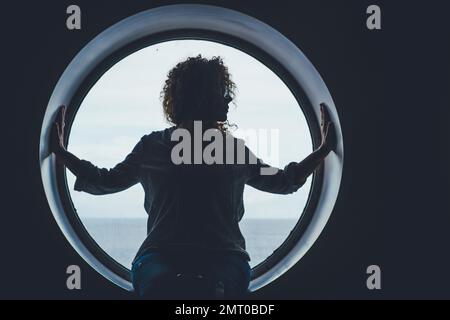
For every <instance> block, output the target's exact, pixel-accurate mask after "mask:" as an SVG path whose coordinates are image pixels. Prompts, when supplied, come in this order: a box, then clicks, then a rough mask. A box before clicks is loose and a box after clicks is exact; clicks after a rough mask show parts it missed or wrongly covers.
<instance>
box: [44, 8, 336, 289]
mask: <svg viewBox="0 0 450 320" xmlns="http://www.w3.org/2000/svg"><path fill="white" fill-rule="evenodd" d="M198 54H202V55H203V56H205V57H212V56H221V57H222V58H223V59H224V62H225V64H226V65H227V66H228V68H229V70H230V73H231V75H232V77H233V80H234V82H235V83H236V84H237V87H238V94H237V99H236V101H235V105H236V108H233V107H232V108H230V115H229V119H230V122H231V123H234V124H236V125H237V129H235V130H234V131H233V132H232V133H233V134H234V135H236V136H239V137H242V138H244V140H246V142H247V143H248V145H249V147H250V148H251V149H252V150H254V151H255V153H256V154H257V155H258V156H259V157H261V158H262V159H264V160H266V161H267V162H268V163H269V164H271V165H274V166H278V167H283V166H284V165H286V164H287V163H288V162H291V161H300V160H301V159H303V158H304V157H306V156H307V155H308V154H309V153H310V152H311V151H312V150H313V149H314V147H317V144H318V143H319V141H320V131H319V125H318V123H319V122H318V116H319V110H318V106H319V104H320V103H321V102H325V103H327V104H328V105H329V107H330V110H331V111H332V113H333V114H332V117H333V121H334V122H335V123H336V128H337V130H338V138H339V145H338V151H337V153H336V154H333V155H332V156H330V157H328V158H327V160H326V163H325V166H323V168H322V169H321V170H320V171H318V172H316V173H315V174H314V176H313V177H311V178H310V179H308V182H307V183H306V184H305V185H304V186H303V187H302V188H301V189H300V190H299V191H298V192H297V193H295V194H292V195H289V196H279V195H272V194H268V193H263V192H259V191H256V190H254V189H252V188H250V187H248V188H246V190H245V198H244V201H245V207H246V213H245V216H244V217H245V218H244V219H243V220H242V221H241V223H240V227H241V230H242V232H243V234H244V236H245V238H246V242H247V250H248V251H249V253H250V255H251V257H252V261H251V265H252V268H253V275H252V282H251V285H250V289H251V290H256V289H258V288H260V287H261V286H263V285H265V284H267V283H269V282H270V281H272V280H274V279H276V278H277V277H278V276H280V275H281V274H282V273H284V272H285V271H286V270H288V269H289V268H290V267H291V266H292V265H293V264H295V263H296V262H297V261H298V260H299V259H300V258H301V257H302V256H303V254H304V253H305V252H306V251H307V250H308V249H309V248H310V247H311V246H312V244H313V242H314V240H315V239H316V238H317V237H318V235H319V234H320V232H321V231H322V229H323V227H324V226H325V223H326V221H327V219H328V217H329V215H330V213H331V210H332V207H333V205H334V201H335V199H336V196H337V192H338V189H339V183H340V178H341V171H342V143H341V141H342V139H341V133H340V132H339V128H340V127H339V120H338V118H337V114H336V112H335V109H334V105H333V102H332V99H331V97H330V95H329V92H328V90H327V89H326V86H325V84H324V83H323V81H322V80H321V78H320V76H319V75H318V73H317V71H316V70H315V69H314V67H313V66H312V65H311V63H310V62H309V61H308V60H307V59H306V58H305V56H304V55H303V54H302V53H301V52H300V50H299V49H298V48H297V47H295V46H294V45H293V44H292V43H291V42H289V40H287V39H286V38H285V37H283V36H282V35H281V34H279V33H278V32H276V31H275V30H273V29H272V28H270V27H269V26H267V25H265V24H263V23H262V22H260V21H258V20H255V19H253V18H251V17H249V16H246V15H243V14H240V13H238V12H235V11H231V10H228V9H223V8H218V7H212V6H205V5H172V6H167V7H161V8H157V9H153V10H148V11H145V12H142V13H140V14H138V15H135V16H132V17H130V18H128V19H126V20H124V21H122V22H119V23H118V24H116V25H114V26H112V27H111V28H109V29H108V30H106V31H104V32H103V33H102V34H100V35H99V36H98V37H96V38H95V39H94V40H92V41H91V42H90V43H89V44H88V45H87V46H86V47H85V48H84V49H83V50H82V51H81V52H80V53H79V54H78V55H77V56H76V57H75V59H74V60H73V61H72V62H71V64H70V65H69V66H68V68H67V69H66V71H65V72H64V74H63V75H62V77H61V79H60V81H59V82H58V84H57V86H56V88H55V90H54V92H53V95H52V97H51V99H50V102H49V105H48V108H47V112H46V115H45V118H44V123H43V128H42V135H41V146H40V151H41V154H40V161H41V169H42V179H43V183H44V187H45V192H46V195H47V197H48V200H49V204H50V207H51V209H52V212H53V214H54V216H55V218H56V220H57V222H58V224H59V226H60V227H61V229H62V230H63V232H64V233H65V235H66V237H67V238H68V240H69V241H70V242H71V244H72V245H73V246H74V248H75V249H76V250H77V251H78V252H79V253H80V254H81V256H82V257H83V258H84V259H85V260H86V261H87V262H88V263H90V264H91V266H93V267H94V268H95V269H96V270H97V271H98V272H100V273H101V274H102V275H103V276H105V277H107V278H108V279H110V280H111V281H113V282H114V283H116V284H117V285H119V286H121V287H123V288H125V289H128V290H131V289H132V287H131V283H130V274H129V268H130V266H131V261H132V259H133V257H134V254H135V253H136V251H137V249H138V247H139V245H140V244H141V242H142V241H143V240H144V238H145V236H146V221H145V218H146V212H145V211H144V208H143V190H142V188H140V186H138V185H137V186H135V187H133V188H130V189H128V190H126V191H124V192H121V193H117V194H114V195H108V196H104V197H94V196H91V195H88V194H84V193H79V192H76V191H73V182H74V177H73V176H72V175H71V173H70V172H69V171H66V170H64V168H62V167H59V166H58V165H57V163H56V162H55V161H54V157H53V156H52V155H51V154H49V151H48V139H49V136H48V135H49V128H50V126H51V124H52V121H53V118H54V113H55V111H56V109H57V108H58V106H59V105H62V104H65V105H67V106H68V107H69V108H68V110H67V116H68V119H67V127H68V130H66V134H67V136H66V139H67V141H68V149H69V150H70V151H72V152H74V153H75V154H76V155H77V156H79V157H80V158H84V159H88V160H90V161H92V162H93V163H94V164H96V165H97V166H99V167H112V166H114V165H115V164H116V163H118V162H119V161H121V160H123V157H124V156H125V155H126V154H127V153H128V152H129V151H130V150H131V149H132V147H133V146H134V145H135V143H136V142H137V141H138V140H139V138H140V137H141V136H143V135H144V134H148V133H150V132H151V131H153V130H160V129H163V128H164V127H167V126H168V124H167V122H165V121H164V119H163V114H162V107H161V102H160V100H159V93H160V91H161V88H162V85H163V82H164V80H165V77H166V75H167V72H168V71H169V69H170V68H171V67H173V66H174V65H175V64H176V63H177V62H179V61H181V60H183V59H185V58H187V57H188V56H195V55H198ZM248 129H252V130H257V131H258V132H259V133H261V134H264V135H266V138H267V139H269V140H270V139H271V138H272V139H273V138H274V137H275V140H271V141H269V143H270V149H271V152H269V153H267V154H265V153H264V151H266V152H267V149H265V148H262V150H261V149H260V148H258V145H252V143H255V142H257V141H255V140H252V139H251V137H250V136H248V135H246V132H248ZM268 156H269V157H268Z"/></svg>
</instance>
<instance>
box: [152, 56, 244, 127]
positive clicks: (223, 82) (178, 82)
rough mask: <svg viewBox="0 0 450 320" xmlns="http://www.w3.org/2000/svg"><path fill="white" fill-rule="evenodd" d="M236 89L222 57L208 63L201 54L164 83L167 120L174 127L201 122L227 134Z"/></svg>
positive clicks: (164, 107)
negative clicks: (228, 116) (207, 122)
mask: <svg viewBox="0 0 450 320" xmlns="http://www.w3.org/2000/svg"><path fill="white" fill-rule="evenodd" d="M235 90H236V85H235V83H234V82H233V81H232V80H231V75H230V73H229V72H228V68H227V67H226V66H225V65H224V63H223V60H222V58H221V57H212V58H211V59H206V58H204V57H202V56H201V55H200V54H199V55H198V56H196V57H189V58H187V59H186V60H184V61H182V62H179V63H178V64H177V65H176V66H175V67H174V68H172V69H171V70H170V71H169V73H168V76H167V79H166V81H165V83H164V87H163V90H162V91H161V95H160V98H161V99H162V104H163V111H164V116H165V118H166V120H167V121H168V122H169V123H171V124H174V125H180V124H182V123H184V122H186V121H192V120H201V121H209V122H210V123H211V122H212V123H213V125H214V126H215V127H216V128H218V129H220V130H221V131H222V132H226V131H227V130H228V128H229V126H230V125H229V123H228V120H227V112H228V103H229V102H231V101H232V100H233V99H234V97H235Z"/></svg>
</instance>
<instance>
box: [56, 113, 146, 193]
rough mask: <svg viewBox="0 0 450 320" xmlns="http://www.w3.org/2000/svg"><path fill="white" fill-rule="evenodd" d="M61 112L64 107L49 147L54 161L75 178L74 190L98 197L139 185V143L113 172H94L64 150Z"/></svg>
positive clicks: (140, 157) (96, 169)
mask: <svg viewBox="0 0 450 320" xmlns="http://www.w3.org/2000/svg"><path fill="white" fill-rule="evenodd" d="M65 112H66V107H64V106H63V107H61V109H60V110H59V111H58V115H57V118H56V121H55V124H54V128H53V130H54V131H53V132H52V143H51V144H52V151H53V152H54V153H55V155H56V159H57V161H61V162H62V164H63V165H65V166H66V167H67V168H68V169H69V170H70V171H71V172H72V173H73V174H74V175H75V176H76V177H77V179H76V181H75V186H74V189H75V190H77V191H84V192H87V193H90V194H95V195H102V194H109V193H114V192H119V191H122V190H125V189H127V188H129V187H131V186H133V185H134V184H136V183H137V182H139V178H140V164H141V160H142V154H143V142H142V140H141V141H139V142H138V143H137V145H136V146H135V147H134V149H133V151H132V152H131V153H130V154H128V155H127V157H126V158H125V160H123V161H122V162H120V163H118V164H117V165H116V166H115V167H114V168H112V169H106V168H98V167H96V166H95V165H93V164H92V163H90V162H89V161H86V160H81V159H79V158H78V157H77V156H75V155H74V154H72V153H70V152H69V151H67V150H66V148H65V146H64V126H65V122H64V119H65Z"/></svg>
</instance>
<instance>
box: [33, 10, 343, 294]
mask: <svg viewBox="0 0 450 320" xmlns="http://www.w3.org/2000/svg"><path fill="white" fill-rule="evenodd" d="M180 29H198V30H206V31H216V32H220V33H223V34H227V35H230V36H234V37H236V38H238V39H243V40H245V41H247V42H248V43H250V44H252V45H254V46H255V47H257V48H258V49H260V50H262V51H263V52H266V53H268V54H269V55H270V56H271V57H273V58H274V59H275V60H277V61H278V62H279V63H280V64H281V65H282V66H283V67H284V68H286V70H289V72H290V73H291V74H292V76H293V77H294V79H295V81H297V83H298V84H299V85H300V86H301V88H302V89H303V91H304V93H305V94H306V96H307V98H308V99H309V101H310V104H311V106H312V108H313V109H314V110H313V111H314V115H315V117H316V118H317V119H316V120H317V121H318V123H320V108H319V105H320V103H322V102H324V103H326V104H327V105H328V107H329V109H330V114H331V119H332V121H333V122H334V124H335V128H336V132H337V138H338V139H337V141H338V145H337V149H336V152H335V153H331V154H330V155H329V156H328V157H327V158H326V160H325V164H324V171H323V172H324V174H323V183H322V185H321V190H320V195H319V200H318V203H317V205H316V208H315V211H314V214H313V216H312V218H311V221H310V222H309V224H308V226H307V228H306V230H305V232H304V233H303V235H302V237H301V238H300V240H299V241H298V242H297V243H296V244H295V246H294V247H293V248H292V249H291V251H290V252H289V253H288V254H287V255H285V256H284V257H283V258H282V259H281V260H280V261H279V262H278V263H277V264H275V265H274V266H273V267H272V268H271V269H270V270H268V271H266V272H265V273H263V274H261V275H260V276H258V277H256V278H255V279H253V280H252V281H251V283H250V288H249V289H250V291H255V290H258V289H259V288H261V287H263V286H265V285H267V284H268V283H270V282H272V281H274V280H275V279H277V278H278V277H280V276H281V275H282V274H283V273H285V272H286V271H287V270H289V269H290V268H291V267H292V266H294V265H295V264H296V263H297V262H298V261H299V260H300V259H301V258H302V257H303V255H305V253H306V252H307V251H308V250H309V249H310V248H311V247H312V245H313V244H314V242H315V241H316V240H317V238H318V237H319V235H320V233H321V232H322V230H323V229H324V227H325V225H326V223H327V221H328V219H329V217H330V215H331V212H332V210H333V207H334V204H335V202H336V199H337V196H338V192H339V186H340V182H341V177H342V168H343V144H342V133H341V127H340V123H339V118H338V114H337V112H336V108H335V105H334V102H333V99H332V98H331V95H330V93H329V91H328V89H327V87H326V85H325V83H324V81H323V80H322V78H321V77H320V75H319V73H318V71H317V70H316V69H315V68H314V66H313V65H312V64H311V62H310V61H309V60H308V59H307V58H306V56H305V55H304V54H303V53H302V52H301V51H300V49H299V48H298V47H297V46H295V45H294V44H293V43H292V42H291V41H290V40H288V39H287V38H286V37H285V36H283V35H282V34H281V33H279V32H278V31H276V30H275V29H273V28H272V27H270V26H269V25H267V24H265V23H263V22H261V21H259V20H257V19H255V18H252V17H250V16H248V15H245V14H243V13H240V12H237V11H234V10H230V9H226V8H222V7H216V6H210V5H197V4H181V5H169V6H163V7H158V8H155V9H150V10H147V11H143V12H141V13H138V14H136V15H133V16H131V17H129V18H126V19H124V20H122V21H120V22H119V23H117V24H115V25H113V26H111V27H110V28H108V29H107V30H105V31H104V32H102V33H101V34H99V35H98V36H97V37H95V38H94V39H93V40H92V41H90V42H89V43H88V44H87V45H86V46H85V47H84V48H83V49H82V50H81V51H80V52H79V53H78V54H77V56H76V57H75V58H74V59H73V60H72V62H71V63H70V64H69V66H68V67H67V68H66V70H65V71H64V73H63V75H62V76H61V78H60V79H59V81H58V83H57V85H56V87H55V89H54V91H53V93H52V96H51V98H50V100H49V103H48V106H47V109H46V112H45V116H44V120H43V124H42V130H41V137H40V148H39V153H40V154H39V155H40V157H39V161H40V167H41V175H42V182H43V186H44V190H45V194H46V196H47V200H48V203H49V206H50V209H51V211H52V213H53V216H54V217H55V219H56V221H57V223H58V225H59V227H60V228H61V230H62V231H63V233H64V235H65V236H66V238H67V239H68V241H69V242H70V244H71V245H72V246H73V247H74V249H75V250H76V251H77V252H78V254H80V256H81V257H82V258H83V259H84V260H85V261H86V262H87V263H88V264H89V265H91V266H92V267H93V268H94V269H95V270H96V271H97V272H99V273H100V274H101V275H103V276H104V277H105V278H107V279H109V280H110V281H112V282H113V283H115V284H116V285H118V286H120V287H122V288H124V289H126V290H129V291H132V290H133V287H132V284H131V283H130V282H129V281H128V280H126V279H124V278H122V277H120V276H119V275H117V274H116V273H114V272H113V271H112V270H110V269H109V268H108V267H107V266H106V265H104V264H103V263H102V262H100V261H99V259H97V257H96V256H94V255H93V254H92V253H91V252H90V250H89V249H88V248H87V247H86V246H85V245H84V244H83V243H82V241H80V239H79V236H78V235H77V233H76V232H75V230H74V229H73V228H72V226H71V224H70V222H69V219H68V217H67V215H66V212H65V211H64V208H63V205H62V201H61V197H60V195H59V191H58V188H57V179H56V178H57V177H56V166H55V156H54V155H53V154H52V153H50V150H49V137H50V130H51V127H52V123H53V121H54V119H55V116H56V112H57V110H58V107H59V106H61V105H66V106H68V107H69V108H70V102H71V100H72V98H73V97H74V95H75V94H76V92H77V89H78V88H79V87H80V86H81V85H82V83H83V81H84V80H85V79H86V77H87V76H88V75H89V74H90V73H91V71H92V70H94V68H95V67H96V66H97V65H99V64H100V63H101V62H102V61H103V60H104V59H105V58H107V57H108V56H110V55H111V54H112V53H114V52H116V51H117V50H119V49H121V48H123V47H124V46H126V45H127V44H130V43H132V42H133V41H136V40H139V39H142V38H145V37H148V36H151V35H153V34H157V33H160V32H167V31H174V30H180Z"/></svg>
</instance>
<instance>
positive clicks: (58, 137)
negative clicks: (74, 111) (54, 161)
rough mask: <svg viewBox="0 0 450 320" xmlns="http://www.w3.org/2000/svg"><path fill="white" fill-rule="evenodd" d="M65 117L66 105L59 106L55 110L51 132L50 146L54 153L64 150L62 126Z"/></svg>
mask: <svg viewBox="0 0 450 320" xmlns="http://www.w3.org/2000/svg"><path fill="white" fill-rule="evenodd" d="M65 118H66V106H61V107H60V108H59V110H58V112H57V115H56V118H55V122H54V123H53V127H52V133H51V141H52V143H51V148H52V151H53V152H54V153H56V154H59V153H61V152H62V151H65V150H66V147H65V146H64V126H65Z"/></svg>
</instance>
